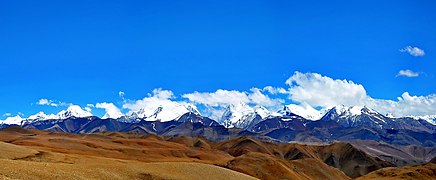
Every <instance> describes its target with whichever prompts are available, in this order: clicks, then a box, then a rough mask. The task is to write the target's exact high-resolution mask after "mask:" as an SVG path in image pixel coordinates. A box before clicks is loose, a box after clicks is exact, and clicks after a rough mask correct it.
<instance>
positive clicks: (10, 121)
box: [2, 115, 24, 125]
mask: <svg viewBox="0 0 436 180" xmlns="http://www.w3.org/2000/svg"><path fill="white" fill-rule="evenodd" d="M23 120H24V119H23V118H21V117H20V116H19V115H17V116H13V117H7V118H6V119H5V120H3V122H2V123H3V124H16V125H21V123H22V122H23Z"/></svg>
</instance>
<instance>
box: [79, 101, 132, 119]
mask: <svg viewBox="0 0 436 180" xmlns="http://www.w3.org/2000/svg"><path fill="white" fill-rule="evenodd" d="M95 107H96V108H101V109H104V110H105V111H106V114H105V115H104V116H103V117H102V119H107V118H113V119H116V118H119V117H121V116H123V113H121V111H120V109H118V108H117V107H116V106H115V105H114V104H113V103H107V102H103V103H97V104H96V105H95ZM85 109H86V108H85Z"/></svg>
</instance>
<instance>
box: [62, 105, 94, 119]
mask: <svg viewBox="0 0 436 180" xmlns="http://www.w3.org/2000/svg"><path fill="white" fill-rule="evenodd" d="M57 116H58V119H68V118H70V117H76V118H83V117H90V116H93V115H92V114H91V113H90V112H88V111H85V110H83V109H82V108H81V107H80V106H77V105H71V106H69V107H68V108H67V109H66V110H62V111H60V112H59V113H58V114H57Z"/></svg>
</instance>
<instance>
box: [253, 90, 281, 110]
mask: <svg viewBox="0 0 436 180" xmlns="http://www.w3.org/2000/svg"><path fill="white" fill-rule="evenodd" d="M250 91H251V93H248V98H249V99H250V102H251V103H252V104H255V105H261V106H266V107H273V106H278V105H280V104H283V103H284V100H282V99H272V98H270V97H269V96H268V95H265V94H264V93H262V90H261V89H259V88H251V89H250Z"/></svg>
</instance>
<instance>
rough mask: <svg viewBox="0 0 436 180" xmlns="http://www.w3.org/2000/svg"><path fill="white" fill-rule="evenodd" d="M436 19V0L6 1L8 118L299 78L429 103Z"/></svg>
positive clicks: (0, 15) (4, 98) (2, 15)
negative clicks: (346, 83)
mask: <svg viewBox="0 0 436 180" xmlns="http://www.w3.org/2000/svg"><path fill="white" fill-rule="evenodd" d="M435 8H436V2H435V1H431V0H429V1H412V0H407V1H406V0H395V1H382V2H381V1H361V2H350V1H328V2H327V1H326V2H318V1H253V0H250V1H183V2H182V1H155V2H152V1H92V2H89V1H81V0H77V1H70V2H66V1H25V0H23V1H1V2H0V62H1V66H0V81H1V82H0V83H1V84H2V88H0V99H1V100H0V114H5V113H11V114H12V115H15V114H17V113H18V112H21V113H24V114H25V115H26V116H28V115H31V114H34V113H36V112H38V111H41V110H42V111H45V112H48V113H56V112H58V111H59V110H61V109H64V107H50V106H40V105H37V104H36V102H38V100H39V99H41V98H46V99H50V100H55V101H61V102H68V103H73V104H78V105H81V106H82V107H83V106H86V104H95V103H98V102H113V103H114V104H116V105H117V106H119V107H120V108H121V107H122V105H123V99H122V98H120V97H119V94H118V93H119V91H123V92H125V94H126V95H125V98H128V99H131V100H136V99H142V98H144V97H146V96H147V94H148V93H151V91H152V90H153V89H155V88H162V89H168V90H171V91H172V92H173V93H174V94H175V96H176V97H177V98H178V99H183V98H182V95H183V94H187V93H192V92H194V91H198V92H215V91H216V90H217V89H226V90H238V91H249V90H250V88H253V87H257V88H263V87H265V86H273V87H283V88H288V87H289V86H288V85H286V84H285V81H286V80H287V79H288V78H289V77H291V76H293V75H294V72H295V71H299V72H303V73H306V72H313V73H319V74H321V75H323V76H326V77H330V78H332V79H347V80H351V81H353V82H354V83H356V84H361V85H363V86H364V88H365V90H366V93H367V94H368V95H369V96H371V97H372V98H377V99H385V100H397V97H400V96H401V95H402V94H403V93H404V92H408V93H410V95H412V96H428V95H431V94H434V93H435V91H436V83H435V82H436V81H435V75H436V70H435V69H436V68H435V67H436V58H435V56H434V53H433V52H436V48H435V47H436V33H435V32H436V21H435V19H436V11H434V9H435ZM406 46H411V47H418V48H420V49H422V50H424V51H425V55H423V56H412V55H410V54H409V53H407V52H401V51H400V49H402V48H405V47H406ZM400 70H411V71H414V72H417V73H418V75H419V76H418V77H404V76H397V74H398V73H399V71H400ZM286 96H287V95H286ZM280 97H282V98H283V99H285V101H286V103H292V102H295V100H294V99H292V98H291V99H286V98H285V97H284V96H280ZM299 102H301V101H299ZM313 106H316V104H313ZM431 106H433V107H434V104H431ZM95 112H96V114H100V115H101V114H102V112H101V110H98V109H96V110H95ZM0 119H2V118H0Z"/></svg>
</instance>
